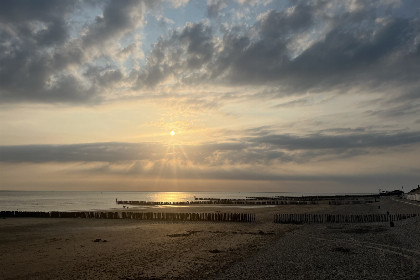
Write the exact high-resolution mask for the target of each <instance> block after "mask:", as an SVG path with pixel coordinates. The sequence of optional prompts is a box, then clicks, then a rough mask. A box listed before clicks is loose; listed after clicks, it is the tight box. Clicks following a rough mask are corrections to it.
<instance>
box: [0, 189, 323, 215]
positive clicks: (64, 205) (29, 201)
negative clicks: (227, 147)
mask: <svg viewBox="0 0 420 280" xmlns="http://www.w3.org/2000/svg"><path fill="white" fill-rule="evenodd" d="M302 195H311V194H303V193H297V192H296V193H287V192H97V191H92V192H91V191H0V211H15V210H19V211H88V210H92V211H94V210H112V209H120V208H121V207H122V206H121V205H117V204H116V201H115V200H116V199H118V200H138V201H171V202H181V201H193V200H194V197H202V198H230V199H233V198H236V199H240V198H246V197H256V196H259V197H273V196H302ZM314 195H315V194H314ZM318 195H325V194H318Z"/></svg>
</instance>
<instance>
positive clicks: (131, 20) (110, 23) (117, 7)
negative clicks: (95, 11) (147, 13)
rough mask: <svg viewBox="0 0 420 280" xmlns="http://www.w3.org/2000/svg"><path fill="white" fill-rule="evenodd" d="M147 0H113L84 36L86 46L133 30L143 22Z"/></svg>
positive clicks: (100, 42)
mask: <svg viewBox="0 0 420 280" xmlns="http://www.w3.org/2000/svg"><path fill="white" fill-rule="evenodd" d="M146 2H147V1H142V0H126V1H118V0H111V1H109V3H108V4H107V5H106V6H105V8H104V11H103V14H102V15H100V16H97V17H96V18H95V22H94V23H93V24H91V25H90V26H89V27H88V31H87V32H86V35H85V36H84V37H83V42H84V45H85V46H90V45H100V44H102V43H103V42H104V41H107V40H110V39H112V38H114V37H119V36H121V33H124V32H127V31H130V30H131V31H132V29H133V28H135V27H136V26H137V25H139V23H142V22H143V18H144V9H145V6H146Z"/></svg>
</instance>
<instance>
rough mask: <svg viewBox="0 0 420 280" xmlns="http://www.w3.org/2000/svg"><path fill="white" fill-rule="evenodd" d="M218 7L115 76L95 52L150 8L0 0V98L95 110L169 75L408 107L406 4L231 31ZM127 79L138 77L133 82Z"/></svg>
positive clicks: (419, 24)
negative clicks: (379, 99) (90, 12)
mask: <svg viewBox="0 0 420 280" xmlns="http://www.w3.org/2000/svg"><path fill="white" fill-rule="evenodd" d="M227 2H228V1H219V0H215V1H209V2H208V5H207V14H208V16H209V17H210V19H205V20H204V21H203V22H195V23H187V24H186V25H185V26H184V27H183V28H178V29H176V30H169V31H168V32H167V34H166V35H163V36H162V37H160V38H159V39H158V40H157V42H155V44H153V45H152V47H151V50H150V53H148V54H147V56H146V59H145V60H146V61H145V65H143V64H142V65H143V66H142V67H141V68H140V69H123V68H122V67H123V66H121V64H119V63H117V62H116V60H118V58H116V57H113V55H115V54H110V53H107V51H106V45H107V44H108V43H110V42H111V43H112V42H115V41H118V42H119V40H120V39H122V38H125V37H124V36H128V35H130V34H131V35H133V34H134V32H135V31H136V28H137V27H139V26H141V25H142V24H143V21H144V18H145V13H146V11H147V9H153V8H154V7H155V6H158V5H160V1H151V0H150V1H149V0H128V1H117V0H109V1H106V2H102V1H0V42H1V43H0V100H2V101H4V102H19V101H32V102H33V101H35V102H75V103H81V102H98V101H99V100H101V98H102V94H104V92H106V91H107V90H115V92H117V91H118V92H124V90H127V89H129V90H132V88H131V87H130V86H132V87H134V88H135V89H136V90H138V89H139V88H140V89H141V88H143V87H154V86H158V85H159V84H160V83H162V82H164V81H165V80H167V79H169V78H171V79H173V78H174V79H175V80H176V81H177V82H178V85H183V84H189V85H191V84H193V85H201V84H206V85H223V86H230V85H234V86H238V85H239V86H245V87H249V86H255V87H260V88H268V89H269V90H268V91H270V90H271V91H272V95H271V96H269V97H270V98H276V97H278V96H284V95H285V94H288V95H290V94H305V93H308V92H318V93H319V92H324V91H331V90H334V91H339V92H347V91H349V90H352V89H355V88H356V89H360V90H365V91H370V90H374V91H377V92H384V94H390V95H397V94H398V96H399V97H400V99H399V100H395V102H397V103H400V104H396V105H395V107H396V108H398V106H404V105H405V104H407V103H409V102H410V101H411V100H418V98H419V94H418V92H419V89H420V87H419V82H418V81H419V80H420V74H419V73H420V66H419V65H420V43H419V40H418V36H419V34H420V20H419V19H418V18H417V17H416V13H414V12H410V11H416V10H418V9H419V7H420V4H418V3H417V2H416V1H406V2H405V1H403V3H401V5H399V6H398V5H395V4H393V3H384V2H383V1H370V2H369V3H366V2H365V1H353V2H352V7H350V4H349V3H344V2H341V1H322V0H314V1H296V2H293V4H294V5H295V6H293V7H289V8H288V9H286V10H275V9H272V10H268V11H266V12H263V13H261V14H260V15H259V16H258V17H256V19H255V21H254V22H249V21H247V22H246V23H245V22H244V23H243V24H236V25H235V24H232V23H231V22H230V21H229V20H223V17H222V16H220V18H219V12H220V11H221V10H222V9H224V8H225V7H227V5H226V3H227ZM232 3H234V2H232ZM273 6H275V5H273ZM92 7H93V8H94V10H95V12H96V13H97V14H96V15H95V16H96V17H95V18H93V19H83V20H85V21H84V22H77V21H78V20H79V21H80V19H77V20H76V19H75V18H74V17H75V16H76V13H80V12H81V11H83V10H84V9H85V8H92ZM248 7H249V6H248ZM98 10H99V11H100V12H99V13H98ZM221 22H225V23H223V24H221ZM76 23H77V24H76ZM133 36H134V35H133ZM127 43H129V44H130V43H133V42H131V41H130V40H127ZM132 45H133V44H131V45H129V46H132ZM121 48H122V49H121V50H120V51H121V52H124V51H127V50H129V48H128V47H127V46H124V47H123V46H121ZM104 61H105V63H104ZM133 63H135V64H137V63H139V61H134V62H133ZM93 68H95V69H96V70H97V71H96V72H94V71H93V70H92V69H93ZM126 70H128V71H126ZM130 72H131V74H127V75H129V76H125V75H126V74H125V73H130ZM130 77H137V80H136V81H135V82H134V84H131V85H130V83H131V82H132V80H131V79H130ZM134 79H135V78H134ZM121 81H125V82H126V83H125V85H124V89H123V90H119V88H118V86H119V82H121ZM273 89H274V90H273ZM390 89H396V90H398V91H399V92H398V93H396V92H392V91H391V90H390ZM138 92H139V95H143V94H144V95H146V93H145V92H146V91H145V92H142V91H141V90H139V91H138ZM267 96H268V95H267V94H266V95H264V96H258V95H255V96H253V97H254V98H258V97H260V98H267ZM231 97H232V98H242V96H241V94H240V93H238V94H233V95H232V96H231ZM413 110H414V109H413ZM413 110H412V111H413Z"/></svg>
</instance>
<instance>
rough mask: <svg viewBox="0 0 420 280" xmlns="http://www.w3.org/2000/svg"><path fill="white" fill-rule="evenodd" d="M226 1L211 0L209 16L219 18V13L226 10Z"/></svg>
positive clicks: (208, 8) (208, 6)
mask: <svg viewBox="0 0 420 280" xmlns="http://www.w3.org/2000/svg"><path fill="white" fill-rule="evenodd" d="M227 2H229V1H226V0H211V1H208V2H207V16H208V17H210V18H215V17H218V16H219V12H220V11H221V10H223V9H224V8H226V6H227V5H226V3H227Z"/></svg>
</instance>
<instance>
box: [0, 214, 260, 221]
mask: <svg viewBox="0 0 420 280" xmlns="http://www.w3.org/2000/svg"><path fill="white" fill-rule="evenodd" d="M0 217H38V218H93V219H134V220H153V221H211V222H254V221H255V214H253V213H153V212H58V211H52V212H29V211H28V212H27V211H1V213H0Z"/></svg>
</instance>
